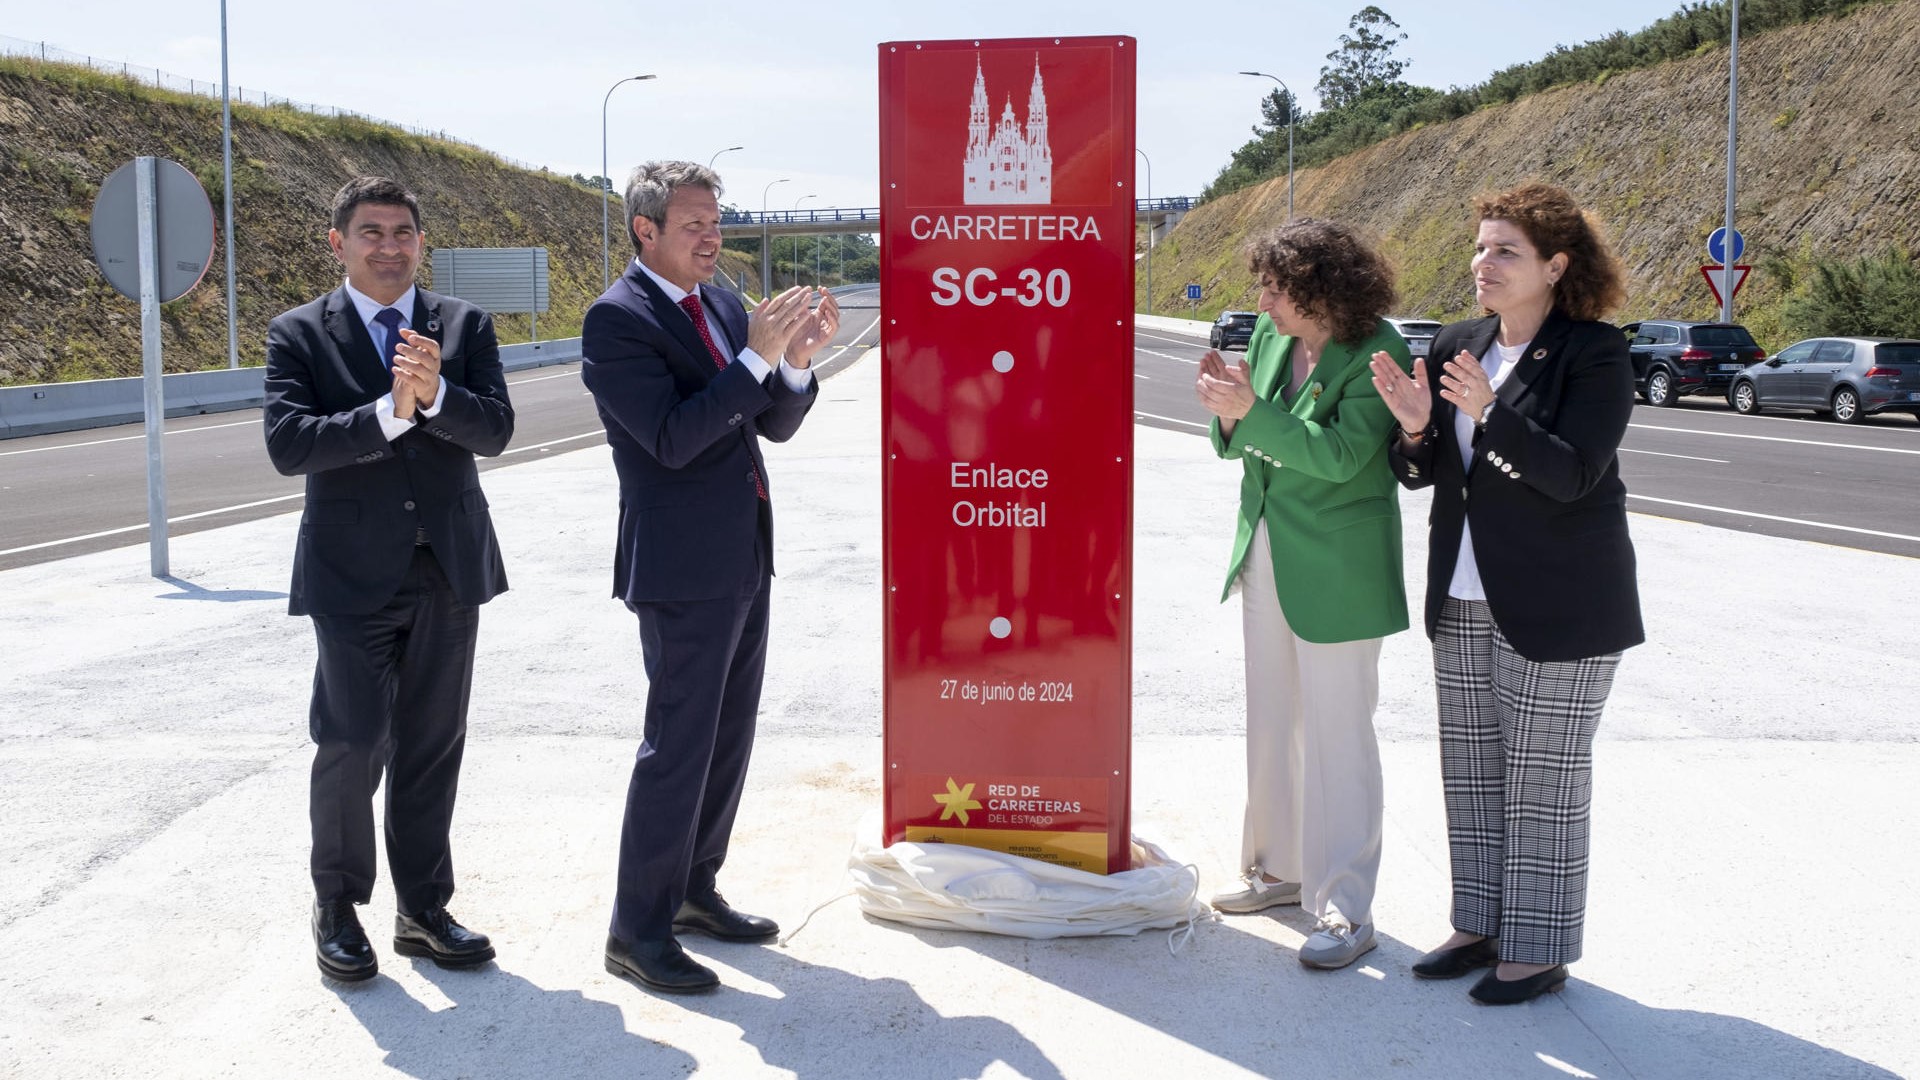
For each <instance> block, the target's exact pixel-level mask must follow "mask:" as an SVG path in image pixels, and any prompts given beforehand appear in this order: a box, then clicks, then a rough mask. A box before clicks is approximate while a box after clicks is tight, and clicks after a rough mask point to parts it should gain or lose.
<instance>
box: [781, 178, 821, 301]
mask: <svg viewBox="0 0 1920 1080" xmlns="http://www.w3.org/2000/svg"><path fill="white" fill-rule="evenodd" d="M819 197H820V196H818V195H802V196H800V197H799V198H797V199H795V200H793V211H792V213H789V214H788V215H787V220H788V223H789V224H791V223H792V220H793V215H794V214H798V213H799V212H800V204H801V203H803V202H806V201H807V200H808V199H817V198H819ZM793 283H794V284H795V285H798V284H800V234H799V233H794V234H793Z"/></svg>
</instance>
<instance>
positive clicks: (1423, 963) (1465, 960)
mask: <svg viewBox="0 0 1920 1080" xmlns="http://www.w3.org/2000/svg"><path fill="white" fill-rule="evenodd" d="M1499 962H1500V942H1499V941H1498V940H1497V939H1495V938H1481V939H1480V940H1479V941H1476V942H1474V943H1472V944H1471V945H1455V946H1454V947H1453V948H1451V949H1435V950H1433V951H1432V952H1430V953H1428V954H1427V955H1425V956H1423V957H1421V958H1420V959H1418V960H1415V961H1414V962H1413V973H1414V974H1415V975H1417V976H1419V977H1420V978H1422V979H1457V978H1459V977H1460V976H1462V975H1465V974H1466V973H1467V972H1469V971H1477V970H1479V969H1480V968H1483V967H1490V966H1492V965H1494V964H1497V963H1499Z"/></svg>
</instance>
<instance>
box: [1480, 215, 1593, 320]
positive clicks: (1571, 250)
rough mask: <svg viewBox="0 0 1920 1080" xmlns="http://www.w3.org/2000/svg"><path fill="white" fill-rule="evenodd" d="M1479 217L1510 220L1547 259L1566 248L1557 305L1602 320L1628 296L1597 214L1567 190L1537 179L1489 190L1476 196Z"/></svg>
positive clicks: (1581, 316) (1579, 315)
mask: <svg viewBox="0 0 1920 1080" xmlns="http://www.w3.org/2000/svg"><path fill="white" fill-rule="evenodd" d="M1473 211H1474V214H1475V215H1476V222H1479V221H1487V220H1493V221H1510V222H1512V223H1513V224H1514V225H1516V226H1518V227H1519V229H1520V231H1521V232H1523V233H1526V234H1527V239H1528V241H1530V242H1531V243H1532V244H1533V246H1534V249H1535V250H1537V251H1538V252H1539V253H1540V257H1541V258H1543V259H1551V258H1553V257H1554V256H1555V255H1558V254H1560V253H1562V252H1564V253H1566V256H1567V272H1566V273H1565V274H1562V275H1561V276H1560V280H1559V281H1558V282H1557V283H1555V285H1554V287H1553V304H1554V306H1555V307H1557V308H1559V309H1560V310H1561V311H1563V312H1565V313H1566V315H1567V316H1568V317H1569V318H1573V319H1602V318H1605V317H1606V315H1607V313H1608V312H1610V311H1612V310H1613V309H1614V308H1617V307H1619V306H1620V305H1621V304H1622V303H1624V302H1625V301H1626V298H1627V287H1626V281H1625V274H1624V273H1623V271H1622V270H1621V268H1620V260H1619V259H1617V258H1615V257H1614V255H1613V251H1612V249H1610V248H1609V247H1608V246H1607V238H1606V236H1605V235H1604V234H1603V233H1602V232H1601V231H1600V226H1599V224H1598V223H1596V222H1595V221H1594V220H1593V218H1592V216H1591V215H1589V214H1588V213H1587V212H1586V211H1584V210H1582V209H1580V204H1579V203H1577V202H1574V201H1573V196H1572V195H1570V194H1568V193H1567V189H1565V188H1562V187H1556V186H1554V185H1553V184H1547V183H1542V182H1540V181H1537V180H1536V181H1531V182H1529V183H1525V184H1521V185H1520V186H1519V187H1517V188H1513V189H1512V190H1510V191H1489V192H1484V193H1482V194H1481V195H1479V196H1477V197H1476V198H1475V199H1474V200H1473Z"/></svg>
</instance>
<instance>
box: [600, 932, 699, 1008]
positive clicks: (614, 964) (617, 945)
mask: <svg viewBox="0 0 1920 1080" xmlns="http://www.w3.org/2000/svg"><path fill="white" fill-rule="evenodd" d="M607 971H608V972H610V973H612V974H614V975H619V976H621V977H623V978H628V979H635V980H638V981H639V982H640V983H641V985H643V986H646V987H648V988H650V989H653V990H660V991H663V992H665V993H668V994H703V993H706V992H707V991H709V990H712V989H713V988H714V987H717V986H719V985H720V976H718V975H715V974H714V973H713V970H712V969H711V968H709V967H707V966H706V965H704V964H702V963H700V962H699V961H698V960H695V959H694V958H693V957H691V956H688V955H687V953H686V950H685V949H682V948H681V947H680V943H679V942H678V941H675V940H674V939H672V938H666V939H664V940H661V941H635V942H631V943H629V942H625V941H621V940H620V939H619V938H616V937H608V938H607Z"/></svg>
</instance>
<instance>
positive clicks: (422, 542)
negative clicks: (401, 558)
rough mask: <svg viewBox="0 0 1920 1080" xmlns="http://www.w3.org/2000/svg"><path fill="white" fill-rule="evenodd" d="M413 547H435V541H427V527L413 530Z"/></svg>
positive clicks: (423, 526)
mask: <svg viewBox="0 0 1920 1080" xmlns="http://www.w3.org/2000/svg"><path fill="white" fill-rule="evenodd" d="M413 546H414V547H431V546H433V541H432V540H429V539H427V527H426V526H425V525H416V526H414V529H413Z"/></svg>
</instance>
